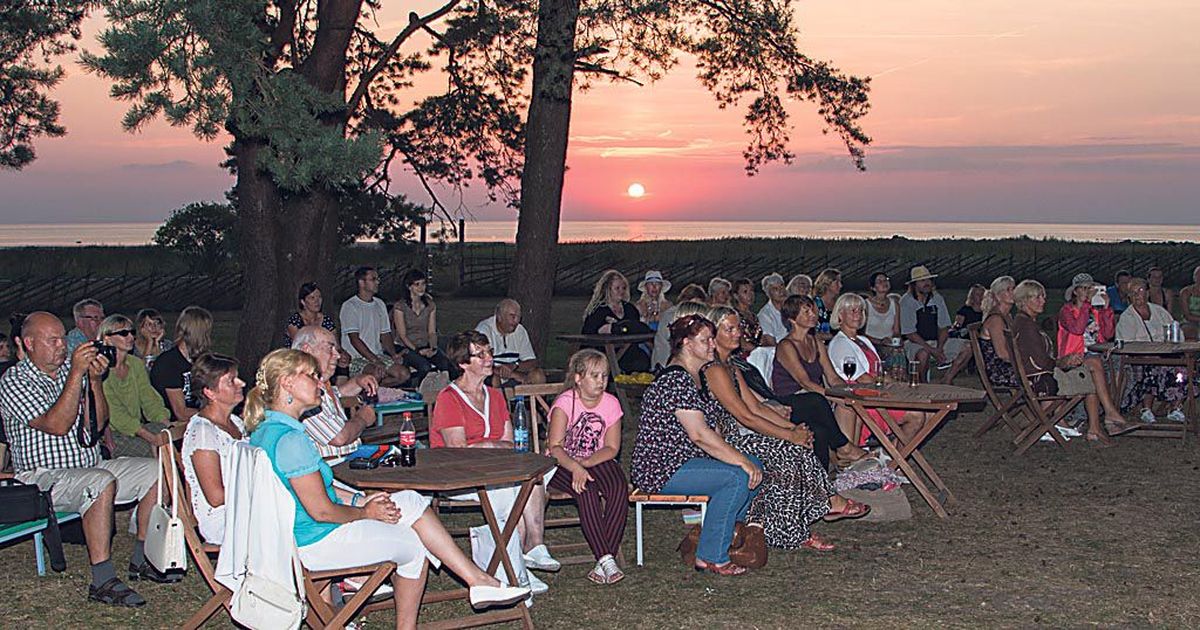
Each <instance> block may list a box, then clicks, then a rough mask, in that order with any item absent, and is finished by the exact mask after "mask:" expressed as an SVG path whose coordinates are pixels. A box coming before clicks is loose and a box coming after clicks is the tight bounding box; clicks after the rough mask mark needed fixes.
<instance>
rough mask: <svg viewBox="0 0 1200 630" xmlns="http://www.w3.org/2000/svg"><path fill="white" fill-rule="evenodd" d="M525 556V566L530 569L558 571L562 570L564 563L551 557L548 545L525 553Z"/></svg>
mask: <svg viewBox="0 0 1200 630" xmlns="http://www.w3.org/2000/svg"><path fill="white" fill-rule="evenodd" d="M524 556H525V566H526V567H527V568H530V569H536V570H538V571H557V570H559V569H561V568H562V563H561V562H559V561H558V560H555V559H554V558H553V557H552V556H551V555H550V550H549V549H547V548H546V545H538V546H536V547H534V548H533V549H530V550H529V551H527V552H525V554H524Z"/></svg>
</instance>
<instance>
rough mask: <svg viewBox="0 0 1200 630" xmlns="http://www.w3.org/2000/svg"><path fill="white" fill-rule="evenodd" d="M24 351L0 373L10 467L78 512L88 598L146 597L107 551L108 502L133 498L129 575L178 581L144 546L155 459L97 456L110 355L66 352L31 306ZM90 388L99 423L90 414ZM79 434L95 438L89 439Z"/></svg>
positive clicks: (130, 602)
mask: <svg viewBox="0 0 1200 630" xmlns="http://www.w3.org/2000/svg"><path fill="white" fill-rule="evenodd" d="M21 344H22V346H23V348H24V350H25V358H24V359H22V360H21V361H20V362H19V363H17V364H16V365H15V366H13V367H12V368H11V369H9V370H8V371H7V372H5V373H4V375H3V376H0V417H2V418H3V419H4V430H5V433H6V434H7V435H8V439H9V444H10V446H11V448H12V461H13V470H14V472H15V473H16V478H17V479H18V480H19V481H22V482H24V483H31V484H36V485H37V486H38V487H39V488H41V489H42V490H49V491H50V498H51V500H52V502H53V503H54V509H55V510H57V511H61V512H79V513H80V514H81V515H82V516H83V518H82V523H83V533H84V539H85V541H86V543H87V551H88V558H89V560H90V562H91V568H92V584H91V586H90V587H89V588H88V599H90V600H92V601H97V602H101V603H104V604H109V605H113V606H127V607H136V606H141V605H143V604H145V603H146V600H145V599H143V598H142V597H141V596H140V595H138V594H137V592H136V591H134V590H133V589H131V588H129V586H128V585H126V584H125V582H123V581H122V580H121V579H120V578H118V577H117V574H116V570H115V569H114V568H113V565H112V561H111V557H110V552H111V548H110V547H111V538H112V523H113V506H114V504H118V503H132V502H134V501H136V502H137V541H136V542H135V543H134V548H133V557H132V558H130V561H129V572H128V577H129V579H130V580H150V581H154V582H160V583H165V582H177V581H179V579H180V578H182V576H176V575H170V576H169V575H166V574H163V573H160V572H158V571H157V570H156V569H154V567H152V566H150V564H149V563H148V562H146V556H145V553H144V547H145V540H146V528H147V524H148V522H149V520H150V508H151V507H152V506H153V505H154V500H155V490H156V486H157V479H158V471H157V465H158V462H156V461H155V460H153V459H149V458H142V457H119V458H117V459H113V460H103V459H101V457H100V446H99V440H98V439H96V438H97V437H98V435H99V433H101V432H103V430H104V428H105V427H106V426H107V424H108V403H107V401H106V400H105V398H104V388H103V386H102V383H101V379H102V378H103V374H104V372H105V371H106V370H107V369H108V360H107V359H105V358H104V357H103V356H101V355H100V354H98V352H97V350H96V348H95V347H94V346H93V345H92V344H90V343H85V344H83V345H81V346H79V347H78V348H76V349H75V351H74V352H73V353H71V356H70V358H68V356H67V339H66V331H64V329H63V325H62V322H61V321H59V319H58V318H57V317H55V316H54V315H51V314H50V313H44V312H39V313H33V314H31V315H30V316H29V317H27V318H26V319H25V322H24V324H23V325H22V326H21ZM85 391H86V392H87V393H88V394H89V395H90V397H91V399H92V401H93V405H91V406H92V407H94V409H95V421H96V425H95V427H94V428H93V427H92V426H91V423H90V421H89V419H88V418H87V415H86V414H87V411H86V410H87V409H88V408H89V405H88V404H87V402H86V399H85V398H84V395H83V393H84V392H85ZM81 442H85V443H86V442H92V444H91V445H90V446H86V445H85V444H81Z"/></svg>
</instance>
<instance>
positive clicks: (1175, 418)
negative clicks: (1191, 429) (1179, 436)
mask: <svg viewBox="0 0 1200 630" xmlns="http://www.w3.org/2000/svg"><path fill="white" fill-rule="evenodd" d="M1167 420H1170V421H1171V422H1187V416H1186V415H1184V414H1183V410H1182V409H1172V410H1171V413H1169V414H1167Z"/></svg>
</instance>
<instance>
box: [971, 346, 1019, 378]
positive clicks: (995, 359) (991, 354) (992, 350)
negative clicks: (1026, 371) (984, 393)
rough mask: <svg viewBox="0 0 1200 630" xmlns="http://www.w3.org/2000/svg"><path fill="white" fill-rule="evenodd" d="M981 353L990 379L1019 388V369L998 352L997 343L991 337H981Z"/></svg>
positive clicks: (984, 367)
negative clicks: (1002, 357)
mask: <svg viewBox="0 0 1200 630" xmlns="http://www.w3.org/2000/svg"><path fill="white" fill-rule="evenodd" d="M979 354H981V355H983V369H984V370H986V371H987V375H988V380H990V381H991V382H992V384H993V385H998V386H1000V387H1012V388H1017V387H1020V386H1021V385H1020V384H1019V383H1017V371H1016V370H1015V369H1013V365H1012V364H1011V363H1009V362H1008V361H1005V360H1004V359H1001V358H1000V355H999V354H996V345H995V344H993V343H992V340H991V339H984V338H983V337H980V338H979Z"/></svg>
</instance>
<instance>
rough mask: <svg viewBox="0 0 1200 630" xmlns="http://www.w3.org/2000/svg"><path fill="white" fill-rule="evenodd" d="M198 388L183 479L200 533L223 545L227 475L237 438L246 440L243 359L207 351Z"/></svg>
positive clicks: (199, 364) (195, 376) (197, 370)
mask: <svg viewBox="0 0 1200 630" xmlns="http://www.w3.org/2000/svg"><path fill="white" fill-rule="evenodd" d="M192 387H194V388H196V392H197V396H199V397H200V402H201V405H203V406H201V407H200V411H199V412H198V413H197V414H196V415H194V416H192V419H191V420H190V421H189V422H188V425H187V430H186V431H185V432H184V434H183V451H182V453H181V455H182V456H183V457H182V459H183V478H184V479H185V480H187V485H188V490H190V491H191V499H192V511H193V512H195V514H196V522H197V523H198V524H199V525H200V537H201V538H203V539H204V540H205V541H206V542H210V543H213V544H216V545H219V544H221V541H222V540H223V539H224V538H225V481H224V479H223V478H222V476H221V474H222V473H221V471H222V470H223V468H224V466H225V464H226V462H227V461H228V460H229V454H230V453H231V452H232V450H233V445H234V443H235V442H238V441H241V440H244V439H246V425H245V423H243V422H242V419H241V418H239V417H238V416H237V415H235V414H234V413H233V409H234V407H237V406H238V405H239V404H241V402H242V400H243V399H244V398H245V396H243V395H242V390H243V389H244V388H245V387H246V383H245V382H243V381H242V379H240V378H238V362H237V359H234V358H232V357H227V356H225V355H221V354H202V355H200V356H199V357H197V358H196V361H195V362H194V363H192Z"/></svg>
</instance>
